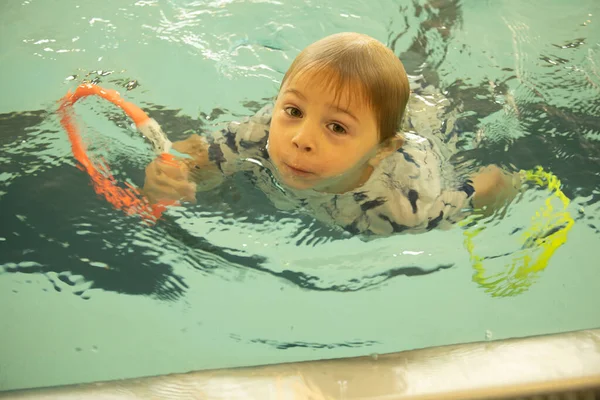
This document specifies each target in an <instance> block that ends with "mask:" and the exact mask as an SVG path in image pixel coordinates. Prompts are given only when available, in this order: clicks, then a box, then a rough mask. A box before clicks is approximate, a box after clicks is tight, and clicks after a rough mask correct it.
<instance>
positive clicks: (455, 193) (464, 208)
mask: <svg viewBox="0 0 600 400" xmlns="http://www.w3.org/2000/svg"><path fill="white" fill-rule="evenodd" d="M474 193H475V189H473V186H472V183H471V181H470V180H468V181H466V182H465V183H464V184H463V185H462V186H461V187H460V188H458V189H457V190H444V191H442V192H441V193H440V195H439V196H438V197H437V198H436V199H435V201H434V202H433V203H431V205H430V206H429V209H428V210H427V225H426V226H425V230H428V231H429V230H432V229H435V228H441V229H444V228H449V227H450V226H451V225H453V224H455V223H456V222H458V221H460V220H461V219H463V218H464V217H466V216H467V214H468V212H469V209H470V208H471V199H472V197H473V194H474Z"/></svg>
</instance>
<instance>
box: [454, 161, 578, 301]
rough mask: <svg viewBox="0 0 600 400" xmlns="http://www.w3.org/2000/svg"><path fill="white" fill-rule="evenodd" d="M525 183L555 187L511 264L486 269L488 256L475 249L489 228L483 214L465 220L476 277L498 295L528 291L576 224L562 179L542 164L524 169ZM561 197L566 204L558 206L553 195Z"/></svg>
mask: <svg viewBox="0 0 600 400" xmlns="http://www.w3.org/2000/svg"><path fill="white" fill-rule="evenodd" d="M520 175H521V179H522V181H523V182H524V183H527V182H528V183H533V184H535V185H537V186H539V187H541V188H547V189H548V190H550V191H551V194H550V196H548V198H547V199H546V201H545V202H544V206H542V207H541V208H540V209H539V210H538V211H537V212H536V213H535V215H534V216H533V217H532V218H531V225H530V226H529V228H527V229H526V230H525V231H524V232H523V234H522V236H521V244H522V246H521V249H520V250H518V251H517V252H515V253H514V254H513V255H512V256H513V258H512V260H511V262H510V263H509V264H507V265H505V266H504V268H503V270H502V271H501V272H499V273H494V274H490V273H489V272H488V271H486V269H485V266H484V262H485V259H484V257H481V256H479V255H477V254H476V252H475V244H474V242H473V239H474V238H475V237H476V236H477V235H479V234H480V233H481V232H482V231H484V230H485V225H483V224H478V220H480V219H481V217H480V216H473V217H471V218H469V219H466V220H465V221H463V222H462V223H461V226H467V225H470V227H469V228H467V229H465V230H464V236H465V241H464V244H465V247H466V249H467V251H468V252H469V256H470V261H471V264H472V266H473V269H474V270H475V273H474V274H473V281H474V282H476V283H477V284H479V285H480V286H481V287H482V288H484V289H485V291H486V292H487V293H490V294H491V295H492V296H494V297H507V296H515V295H517V294H520V293H523V292H524V291H526V290H527V289H528V288H529V287H530V286H531V285H532V284H533V283H534V280H535V277H536V275H537V272H539V271H542V270H544V269H545V268H546V267H547V266H548V262H549V261H550V258H551V257H552V255H553V254H554V252H555V251H556V250H557V249H558V248H559V247H560V246H562V245H563V244H564V243H565V242H566V241H567V233H568V232H569V230H570V229H571V227H572V226H573V223H574V221H573V218H572V217H571V215H570V214H569V212H568V211H566V209H567V207H568V206H569V203H570V200H569V198H568V197H567V196H565V194H564V193H563V192H562V191H561V190H560V186H561V184H560V180H559V179H558V178H557V177H556V176H555V175H553V174H551V173H549V172H546V171H544V170H543V169H542V167H536V168H534V169H532V170H528V171H521V172H520ZM556 198H557V199H559V200H560V203H561V204H562V208H560V209H557V208H555V207H554V205H553V204H552V200H553V199H556Z"/></svg>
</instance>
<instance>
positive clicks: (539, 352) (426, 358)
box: [0, 329, 600, 400]
mask: <svg viewBox="0 0 600 400" xmlns="http://www.w3.org/2000/svg"><path fill="white" fill-rule="evenodd" d="M567 393H568V394H567ZM575 393H583V394H582V396H583V397H581V398H600V329H595V330H585V331H578V332H569V333H564V334H558V335H548V336H538V337H531V338H525V339H512V340H501V341H494V342H482V343H470V344H463V345H454V346H444V347H436V348H427V349H421V350H414V351H405V352H400V353H393V354H386V355H380V356H376V357H375V356H373V357H358V358H348V359H337V360H325V361H311V362H300V363H289V364H278V365H269V366H260V367H248V368H234V369H222V370H210V371H198V372H190V373H186V374H173V375H163V376H156V377H147V378H139V379H127V380H120V381H110V382H99V383H90V384H81V385H72V386H62V387H53V388H43V389H30V390H19V391H12V392H4V393H0V399H76V398H85V399H112V400H120V399H159V398H161V399H162V398H164V399H261V400H263V399H442V400H443V399H502V398H514V397H520V398H523V397H530V396H540V395H542V396H545V395H549V394H553V395H554V397H552V398H561V397H560V394H565V396H566V397H565V398H580V397H577V395H576V394H575ZM557 396H558V397H557ZM573 396H575V397H573ZM596 396H598V397H596Z"/></svg>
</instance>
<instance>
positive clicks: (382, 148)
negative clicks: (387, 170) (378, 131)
mask: <svg viewBox="0 0 600 400" xmlns="http://www.w3.org/2000/svg"><path fill="white" fill-rule="evenodd" d="M403 144H404V135H403V134H401V133H396V134H395V135H394V136H392V137H391V138H389V139H386V140H385V141H384V142H382V143H381V144H379V149H378V150H377V154H375V155H374V156H373V158H371V159H370V160H369V165H370V166H371V167H373V168H375V167H376V166H377V165H379V163H380V162H381V161H382V160H383V159H384V158H386V157H388V156H389V155H391V154H394V153H395V152H397V151H398V150H399V149H400V148H401V147H402V145H403Z"/></svg>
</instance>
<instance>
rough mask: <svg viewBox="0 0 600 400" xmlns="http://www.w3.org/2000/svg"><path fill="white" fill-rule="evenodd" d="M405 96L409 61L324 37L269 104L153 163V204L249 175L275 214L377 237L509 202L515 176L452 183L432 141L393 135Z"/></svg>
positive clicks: (357, 41)
mask: <svg viewBox="0 0 600 400" xmlns="http://www.w3.org/2000/svg"><path fill="white" fill-rule="evenodd" d="M409 95H410V88H409V82H408V78H407V75H406V72H405V70H404V67H403V65H402V63H401V62H400V60H399V59H398V58H397V57H396V56H395V55H394V53H393V52H392V51H391V50H390V49H388V48H387V47H386V46H384V45H383V44H382V43H380V42H378V41H377V40H375V39H373V38H371V37H368V36H366V35H362V34H357V33H341V34H336V35H332V36H328V37H326V38H324V39H321V40H319V41H317V42H315V43H313V44H312V45H310V46H308V47H307V48H306V49H304V50H303V51H302V52H301V53H300V54H299V55H298V57H296V59H295V60H294V62H293V63H292V65H291V67H290V68H289V70H288V71H287V73H286V74H285V76H284V78H283V81H282V83H281V87H280V91H279V94H278V96H277V99H276V101H275V104H274V105H268V106H266V107H264V108H263V109H262V110H260V111H259V112H258V113H257V114H256V115H255V116H253V117H251V118H250V119H248V120H247V121H245V122H242V123H231V124H229V126H228V127H227V129H224V130H222V131H221V132H217V133H215V134H214V135H212V136H209V137H206V138H205V137H201V136H199V135H192V136H190V137H189V138H187V139H186V140H183V141H180V142H176V143H174V145H173V148H174V149H175V150H176V151H178V152H180V153H184V154H187V155H189V156H190V158H184V159H180V160H178V161H177V165H173V164H171V163H167V162H164V161H162V160H161V159H160V158H159V159H156V160H155V161H153V162H152V163H151V164H150V165H149V166H148V167H147V168H146V181H145V184H144V192H145V193H146V195H147V196H148V197H149V198H150V200H151V201H158V200H183V201H192V202H193V201H195V196H196V191H199V190H207V189H210V188H212V187H214V186H215V185H218V184H219V183H220V182H221V181H222V179H223V177H225V176H227V175H231V174H233V173H235V172H237V171H251V172H252V174H251V176H252V179H253V180H254V183H255V184H256V185H257V186H259V187H260V188H261V189H262V190H263V191H264V192H265V193H266V194H267V196H268V197H269V198H270V199H271V200H272V201H273V203H274V204H275V206H276V207H278V208H280V209H294V208H303V209H305V210H307V211H308V212H310V213H311V214H312V215H313V216H314V217H315V218H317V219H319V220H321V221H324V222H326V223H330V224H334V225H338V226H340V227H342V228H344V229H345V230H347V231H349V232H351V233H366V234H377V235H389V234H392V233H395V232H403V231H407V232H422V231H427V230H430V229H433V228H435V227H438V226H443V225H448V224H452V223H454V222H456V221H458V220H459V219H461V218H462V217H464V215H465V212H466V211H467V209H468V208H471V207H475V208H485V207H493V206H494V205H495V204H498V203H499V202H501V201H504V200H505V199H504V198H503V194H504V193H507V192H509V191H510V190H508V189H510V188H511V186H512V183H511V180H512V178H511V177H510V176H508V175H506V174H505V173H503V172H502V171H501V170H500V169H499V168H497V167H493V166H492V167H487V168H485V169H482V170H481V171H479V172H478V173H476V174H475V175H474V176H472V177H471V179H464V180H463V181H462V182H461V181H460V179H458V178H457V177H455V179H447V178H446V176H448V175H451V173H450V174H449V172H452V167H451V166H450V165H449V164H447V163H446V162H445V161H444V159H443V158H442V157H441V156H440V153H439V150H438V149H436V146H435V144H434V141H433V140H431V139H428V138H425V137H422V136H419V135H416V134H412V133H408V132H405V133H398V130H399V129H400V127H401V124H402V121H403V117H404V113H405V110H406V108H407V103H408V102H409Z"/></svg>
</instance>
